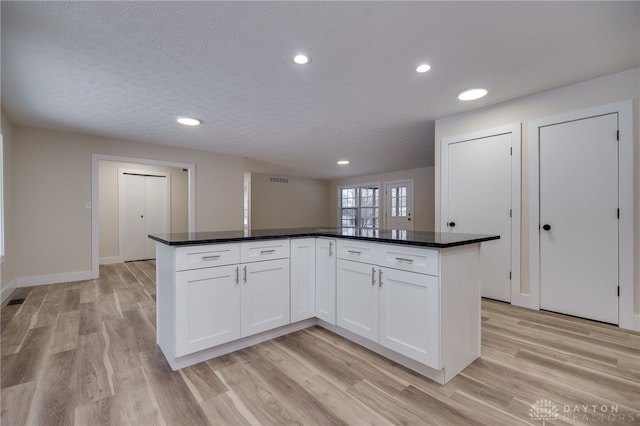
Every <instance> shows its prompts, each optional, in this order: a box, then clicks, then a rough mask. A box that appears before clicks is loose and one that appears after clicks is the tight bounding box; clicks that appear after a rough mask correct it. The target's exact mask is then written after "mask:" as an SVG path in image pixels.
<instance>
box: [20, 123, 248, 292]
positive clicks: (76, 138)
mask: <svg viewBox="0 0 640 426" xmlns="http://www.w3.org/2000/svg"><path fill="white" fill-rule="evenodd" d="M93 153H98V154H105V155H115V156H124V157H135V158H143V159H151V160H160V161H173V162H181V163H191V164H195V170H196V171H195V191H196V197H195V198H196V209H195V210H196V211H195V215H196V230H201V231H203V230H208V231H216V230H230V229H242V193H243V171H244V160H243V159H242V158H240V157H235V156H228V155H222V154H215V153H211V152H206V151H197V150H189V149H184V148H175V147H168V146H161V145H154V144H147V143H140V142H133V141H125V140H118V139H111V138H104V137H99V136H90V135H82V134H76V133H68V132H59V131H51V130H44V129H36V128H30V127H21V126H14V137H13V156H12V159H13V170H14V179H13V190H14V192H13V193H14V211H15V212H16V215H15V227H14V232H15V235H16V236H19V238H16V239H15V241H14V261H15V265H14V266H15V276H17V277H26V278H25V279H24V281H25V282H28V281H30V280H31V281H33V277H38V276H43V275H48V276H51V275H55V274H69V273H73V272H84V271H90V270H91V249H92V245H91V210H90V209H87V208H86V207H85V203H86V202H87V201H90V200H91V167H92V154H93Z"/></svg>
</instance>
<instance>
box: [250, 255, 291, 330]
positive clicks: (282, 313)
mask: <svg viewBox="0 0 640 426" xmlns="http://www.w3.org/2000/svg"><path fill="white" fill-rule="evenodd" d="M241 267H242V281H243V283H242V322H241V324H242V326H241V329H242V337H246V336H251V335H252V334H256V333H261V332H263V331H266V330H270V329H272V328H276V327H280V326H282V325H286V324H289V259H279V260H269V261H266V262H255V263H247V264H243V265H241Z"/></svg>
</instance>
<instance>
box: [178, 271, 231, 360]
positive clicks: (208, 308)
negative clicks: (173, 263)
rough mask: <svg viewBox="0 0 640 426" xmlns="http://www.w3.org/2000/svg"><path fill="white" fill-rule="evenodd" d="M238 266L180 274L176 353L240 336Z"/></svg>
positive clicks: (198, 348) (205, 346)
mask: <svg viewBox="0 0 640 426" xmlns="http://www.w3.org/2000/svg"><path fill="white" fill-rule="evenodd" d="M236 277H237V265H233V266H221V267H217V268H207V269H197V270H193V271H183V272H177V273H176V303H175V306H176V356H183V355H187V354H190V353H193V352H197V351H200V350H202V349H206V348H210V347H212V346H216V345H220V344H222V343H226V342H229V341H231V340H235V339H238V338H240V285H239V283H237V281H236Z"/></svg>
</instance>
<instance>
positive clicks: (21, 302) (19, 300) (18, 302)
mask: <svg viewBox="0 0 640 426" xmlns="http://www.w3.org/2000/svg"><path fill="white" fill-rule="evenodd" d="M23 303H24V299H13V300H9V303H7V306H9V305H22V304H23Z"/></svg>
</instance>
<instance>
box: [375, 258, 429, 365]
mask: <svg viewBox="0 0 640 426" xmlns="http://www.w3.org/2000/svg"><path fill="white" fill-rule="evenodd" d="M378 281H379V282H378V284H379V288H380V336H379V343H380V344H381V345H383V346H386V347H387V348H389V349H392V350H394V351H396V352H398V353H401V354H403V355H406V356H408V357H409V358H412V359H415V360H416V361H420V362H422V363H425V364H427V365H428V366H430V367H432V368H435V369H440V366H439V326H438V324H439V318H440V314H439V302H438V300H439V297H438V278H437V277H433V276H430V275H423V274H417V273H414V272H406V271H399V270H395V269H388V268H381V269H380V272H379V276H378Z"/></svg>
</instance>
